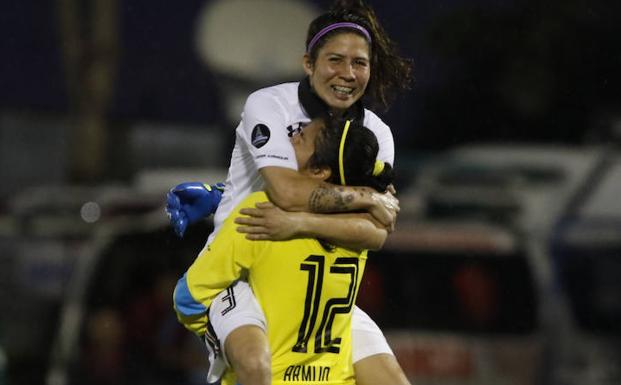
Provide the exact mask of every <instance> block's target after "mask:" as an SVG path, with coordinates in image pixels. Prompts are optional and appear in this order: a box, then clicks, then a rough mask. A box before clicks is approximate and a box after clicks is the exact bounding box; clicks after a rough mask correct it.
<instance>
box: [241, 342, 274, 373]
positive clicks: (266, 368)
mask: <svg viewBox="0 0 621 385" xmlns="http://www.w3.org/2000/svg"><path fill="white" fill-rule="evenodd" d="M236 361H237V362H236V365H235V364H234V365H233V366H234V368H235V372H237V373H239V372H243V373H245V374H246V375H248V376H252V377H261V378H264V377H268V378H269V377H271V375H272V359H271V356H270V354H269V351H266V350H265V349H262V350H261V349H256V350H253V349H250V350H247V351H246V352H245V353H244V354H243V355H242V356H241V357H237V360H236Z"/></svg>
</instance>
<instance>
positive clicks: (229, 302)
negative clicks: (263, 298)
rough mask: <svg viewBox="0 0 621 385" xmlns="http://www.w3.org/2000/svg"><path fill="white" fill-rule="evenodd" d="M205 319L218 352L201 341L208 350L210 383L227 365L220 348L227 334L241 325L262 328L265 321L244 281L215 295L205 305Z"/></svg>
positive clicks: (208, 381)
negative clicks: (212, 334) (216, 344)
mask: <svg viewBox="0 0 621 385" xmlns="http://www.w3.org/2000/svg"><path fill="white" fill-rule="evenodd" d="M209 322H210V323H211V326H212V328H213V331H214V332H215V334H216V336H217V339H218V341H217V343H219V345H220V346H219V348H220V349H219V350H220V352H221V353H217V352H216V351H214V349H213V348H212V347H211V346H210V344H209V343H208V342H205V344H206V345H207V350H208V352H209V372H208V373H207V383H212V382H216V381H217V380H219V379H220V378H221V377H222V375H223V374H224V371H225V370H226V367H227V365H228V364H229V363H228V360H227V359H226V351H225V349H224V343H225V341H226V338H227V337H228V336H229V334H231V332H232V331H233V330H235V329H237V328H238V327H240V326H245V325H255V326H258V327H260V328H261V329H263V331H266V330H267V322H266V321H265V315H264V314H263V310H262V309H261V306H260V305H259V303H258V302H257V300H256V298H255V296H254V294H253V292H252V289H251V288H250V285H248V283H247V282H244V281H237V282H236V283H235V284H233V285H232V286H231V287H229V288H228V289H227V290H224V291H222V292H221V293H220V294H218V296H217V297H216V298H215V299H214V301H213V303H212V304H211V306H210V307H209ZM205 338H208V337H205Z"/></svg>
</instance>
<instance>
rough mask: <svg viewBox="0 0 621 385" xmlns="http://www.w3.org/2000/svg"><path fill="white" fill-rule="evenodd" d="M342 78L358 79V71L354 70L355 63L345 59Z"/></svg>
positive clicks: (341, 71) (348, 79) (342, 66)
mask: <svg viewBox="0 0 621 385" xmlns="http://www.w3.org/2000/svg"><path fill="white" fill-rule="evenodd" d="M340 75H341V78H343V79H344V80H347V81H354V80H355V79H356V73H355V72H354V66H353V63H351V62H349V61H344V62H343V64H342V65H341V68H340Z"/></svg>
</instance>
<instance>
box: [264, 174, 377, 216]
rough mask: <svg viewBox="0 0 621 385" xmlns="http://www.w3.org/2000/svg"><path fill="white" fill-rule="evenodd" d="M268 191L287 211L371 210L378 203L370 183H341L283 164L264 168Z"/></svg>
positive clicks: (271, 198) (334, 211)
mask: <svg viewBox="0 0 621 385" xmlns="http://www.w3.org/2000/svg"><path fill="white" fill-rule="evenodd" d="M261 175H262V176H263V179H264V180H265V191H266V192H267V195H268V196H269V198H270V201H272V202H273V203H274V204H275V205H276V206H278V207H280V208H282V209H283V210H287V211H307V212H316V213H337V212H348V211H361V210H368V209H369V208H370V207H371V206H373V205H374V204H375V202H374V199H373V190H372V189H370V188H368V187H350V186H337V185H333V184H329V183H326V182H323V181H320V180H317V179H313V178H309V177H307V176H304V175H301V174H299V173H298V172H297V171H295V170H291V169H284V168H280V167H266V168H263V169H261Z"/></svg>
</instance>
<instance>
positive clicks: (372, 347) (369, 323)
mask: <svg viewBox="0 0 621 385" xmlns="http://www.w3.org/2000/svg"><path fill="white" fill-rule="evenodd" d="M351 329H352V348H353V352H352V356H353V357H352V358H353V361H354V372H355V373H356V384H357V385H382V384H391V385H410V381H409V380H408V379H407V377H406V376H405V373H403V369H401V366H400V365H399V363H398V362H397V358H396V357H395V355H394V354H393V352H392V350H391V349H390V346H388V342H387V341H386V338H385V337H384V334H383V333H382V331H381V330H380V328H379V326H377V324H376V323H375V322H373V320H372V319H371V317H369V315H368V314H367V313H365V312H363V311H362V310H361V309H360V308H359V307H358V306H356V307H355V308H354V313H353V317H352V322H351Z"/></svg>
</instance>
